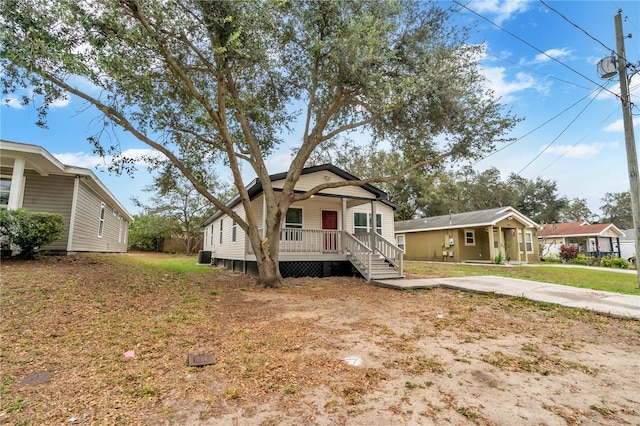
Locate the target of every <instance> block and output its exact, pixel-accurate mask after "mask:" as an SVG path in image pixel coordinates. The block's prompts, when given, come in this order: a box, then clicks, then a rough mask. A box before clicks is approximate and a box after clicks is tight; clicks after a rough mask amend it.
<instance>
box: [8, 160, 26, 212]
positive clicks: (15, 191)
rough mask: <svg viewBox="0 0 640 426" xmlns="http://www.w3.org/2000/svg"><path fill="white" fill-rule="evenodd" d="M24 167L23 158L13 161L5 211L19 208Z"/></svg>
mask: <svg viewBox="0 0 640 426" xmlns="http://www.w3.org/2000/svg"><path fill="white" fill-rule="evenodd" d="M24 165H25V161H24V158H14V159H13V173H11V187H10V188H9V201H8V202H7V209H9V210H15V209H19V208H20V200H22V179H23V177H24Z"/></svg>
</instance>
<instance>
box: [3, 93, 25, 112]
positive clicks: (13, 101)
mask: <svg viewBox="0 0 640 426" xmlns="http://www.w3.org/2000/svg"><path fill="white" fill-rule="evenodd" d="M2 104H3V105H6V106H8V107H9V108H16V109H22V104H21V103H20V101H19V100H18V98H16V97H15V96H7V97H6V98H4V99H3V100H2Z"/></svg>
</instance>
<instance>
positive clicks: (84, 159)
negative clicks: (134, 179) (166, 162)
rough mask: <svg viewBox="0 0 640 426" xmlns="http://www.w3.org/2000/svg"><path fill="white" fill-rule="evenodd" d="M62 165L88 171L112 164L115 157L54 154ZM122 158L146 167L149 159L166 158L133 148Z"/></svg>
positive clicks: (155, 153) (72, 153)
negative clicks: (82, 168) (130, 159)
mask: <svg viewBox="0 0 640 426" xmlns="http://www.w3.org/2000/svg"><path fill="white" fill-rule="evenodd" d="M53 156H54V157H56V158H57V159H58V160H59V161H60V162H61V163H63V164H66V165H68V166H75V167H84V168H87V169H91V168H95V167H105V166H108V165H109V164H111V162H112V161H113V156H110V155H108V156H105V157H100V156H99V155H95V154H89V153H86V152H65V153H60V154H53ZM122 156H123V157H126V158H132V159H135V163H136V164H138V165H146V164H147V158H149V157H151V158H162V157H164V156H163V155H162V154H161V153H160V152H158V151H156V150H154V149H147V148H141V149H140V148H132V149H127V150H124V151H122Z"/></svg>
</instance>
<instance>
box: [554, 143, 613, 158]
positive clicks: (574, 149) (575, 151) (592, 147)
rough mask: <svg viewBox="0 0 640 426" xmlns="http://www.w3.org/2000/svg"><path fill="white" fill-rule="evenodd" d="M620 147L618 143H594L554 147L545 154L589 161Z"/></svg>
mask: <svg viewBox="0 0 640 426" xmlns="http://www.w3.org/2000/svg"><path fill="white" fill-rule="evenodd" d="M617 146H618V144H617V142H609V143H594V144H589V145H584V144H578V145H575V146H572V145H554V146H551V147H549V148H548V149H547V150H546V151H545V154H553V155H562V156H564V157H567V158H579V159H587V158H593V157H595V156H596V155H598V154H599V153H600V152H602V151H603V150H605V149H613V148H616V147H617Z"/></svg>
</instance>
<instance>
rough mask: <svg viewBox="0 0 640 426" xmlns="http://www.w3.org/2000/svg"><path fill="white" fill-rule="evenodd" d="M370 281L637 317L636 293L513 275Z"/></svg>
mask: <svg viewBox="0 0 640 426" xmlns="http://www.w3.org/2000/svg"><path fill="white" fill-rule="evenodd" d="M372 284H375V285H379V286H383V287H389V288H395V289H399V290H409V289H425V288H431V287H444V288H451V289H455V290H464V291H473V292H476V293H495V294H500V295H504V296H517V297H525V298H527V299H529V300H535V301H537V302H548V303H555V304H558V305H562V306H567V307H571V308H582V309H587V310H590V311H595V312H599V313H602V314H606V315H611V316H614V317H619V318H631V319H636V320H640V296H632V295H628V294H619V293H610V292H606V291H598V290H590V289H584V288H578V287H571V286H566V285H560V284H548V283H541V282H536V281H528V280H521V279H517V278H506V277H495V276H479V277H459V278H424V279H399V280H380V281H372Z"/></svg>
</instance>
